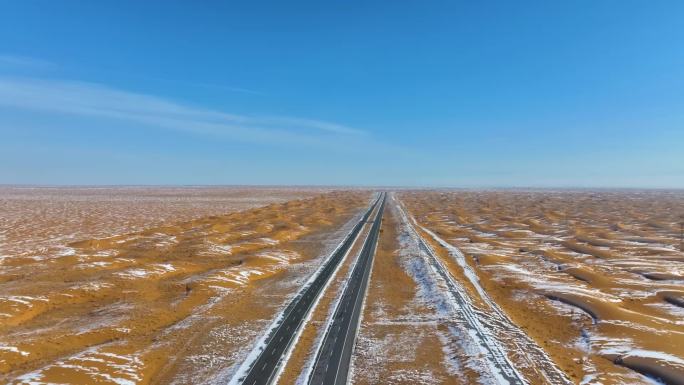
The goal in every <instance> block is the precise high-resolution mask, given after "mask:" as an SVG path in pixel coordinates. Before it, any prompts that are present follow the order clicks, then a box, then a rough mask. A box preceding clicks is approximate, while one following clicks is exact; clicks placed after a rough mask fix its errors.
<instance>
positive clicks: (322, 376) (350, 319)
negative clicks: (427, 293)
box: [309, 193, 386, 385]
mask: <svg viewBox="0 0 684 385" xmlns="http://www.w3.org/2000/svg"><path fill="white" fill-rule="evenodd" d="M385 195H386V194H385V193H383V194H382V197H381V199H382V203H381V205H380V209H379V210H378V212H377V214H376V215H375V219H374V221H373V226H372V227H371V230H370V233H369V234H368V237H367V238H366V242H365V243H364V245H363V249H362V250H361V253H360V254H359V257H358V259H357V261H356V265H355V266H354V270H353V271H352V274H351V276H350V277H349V279H348V280H347V285H346V287H345V289H344V293H343V294H342V298H341V299H340V302H339V303H338V305H337V308H336V309H335V314H334V316H333V321H332V323H331V324H330V326H329V327H328V330H327V331H326V334H325V337H324V338H323V343H322V344H321V347H320V349H319V351H318V353H317V355H316V361H315V363H314V369H313V371H312V373H311V376H310V377H309V384H310V385H321V384H325V385H344V384H346V383H347V376H348V374H349V364H350V362H351V355H352V352H353V350H354V342H355V340H356V334H357V329H358V326H359V322H360V318H361V310H362V309H363V300H364V296H365V293H366V288H367V287H368V280H369V278H370V272H371V267H372V264H373V256H374V255H375V249H376V245H377V241H378V236H379V234H380V224H381V222H382V213H383V210H384V208H385Z"/></svg>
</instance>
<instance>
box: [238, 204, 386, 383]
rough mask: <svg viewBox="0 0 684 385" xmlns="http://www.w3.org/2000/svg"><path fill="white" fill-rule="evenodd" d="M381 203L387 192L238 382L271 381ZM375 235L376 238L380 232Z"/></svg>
mask: <svg viewBox="0 0 684 385" xmlns="http://www.w3.org/2000/svg"><path fill="white" fill-rule="evenodd" d="M380 202H382V203H380ZM378 204H381V205H382V206H384V194H381V196H380V197H378V199H377V200H375V202H373V204H372V205H371V206H370V208H369V209H368V211H366V213H365V214H364V215H363V217H362V218H361V220H359V222H358V223H357V224H356V225H355V226H354V228H353V229H352V231H351V232H350V233H349V234H348V235H347V237H346V238H345V239H344V241H343V242H342V244H341V245H340V247H338V248H337V249H336V250H335V252H334V253H333V255H332V256H331V257H330V258H329V259H328V261H327V263H326V265H325V266H324V267H323V269H322V270H320V273H319V274H318V275H317V276H316V278H315V279H314V281H313V282H312V283H311V284H310V285H309V286H308V287H307V288H305V289H304V290H303V291H302V292H301V293H300V294H299V295H298V296H297V297H295V298H294V299H293V300H292V302H291V303H290V304H289V305H288V307H287V308H286V309H285V311H284V313H283V320H282V322H281V323H280V324H279V325H278V327H277V328H275V329H274V330H273V332H272V333H271V335H270V336H269V337H268V338H267V339H266V346H265V348H264V349H263V350H262V351H261V353H260V354H259V356H258V358H257V359H256V360H255V361H254V363H253V365H252V366H251V367H250V369H249V371H248V372H247V375H246V376H245V377H244V378H243V379H241V380H239V382H241V383H242V384H245V385H257V384H270V383H271V382H272V381H273V379H274V378H275V375H276V373H277V372H278V369H279V367H280V365H281V360H282V358H283V357H284V356H285V355H286V353H287V351H288V349H289V347H290V345H291V344H292V342H293V340H294V336H295V335H296V334H297V331H298V330H299V328H300V327H301V326H302V323H303V321H304V319H305V318H306V316H307V314H308V313H309V311H310V310H311V306H312V305H313V304H314V303H315V301H316V298H318V296H319V295H320V293H321V291H322V290H323V288H324V287H325V285H326V283H327V282H328V280H329V279H330V278H331V277H332V275H333V273H334V272H335V270H336V269H337V266H338V265H339V263H340V262H341V261H342V259H343V258H344V256H345V255H346V254H347V252H348V250H349V249H350V248H351V247H352V245H353V244H354V242H355V240H356V238H357V237H358V235H359V233H360V232H361V229H362V228H363V226H364V224H365V223H366V221H367V220H368V218H369V217H370V215H371V213H372V212H373V210H374V209H375V208H376V206H378ZM382 206H381V209H382ZM376 220H377V219H376ZM371 232H372V231H371ZM375 237H376V238H377V234H376V236H375ZM365 249H366V248H365V247H364V250H365Z"/></svg>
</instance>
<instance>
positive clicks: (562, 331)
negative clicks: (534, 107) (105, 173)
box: [0, 186, 684, 385]
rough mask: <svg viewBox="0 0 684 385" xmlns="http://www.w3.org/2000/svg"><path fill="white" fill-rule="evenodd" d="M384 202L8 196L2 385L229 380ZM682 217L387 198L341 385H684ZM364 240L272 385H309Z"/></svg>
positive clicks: (426, 194) (500, 201)
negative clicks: (513, 383)
mask: <svg viewBox="0 0 684 385" xmlns="http://www.w3.org/2000/svg"><path fill="white" fill-rule="evenodd" d="M376 196H377V192H376V191H373V190H370V189H366V190H364V189H341V188H298V187H287V188H285V187H268V188H267V187H174V188H170V187H97V188H95V187H22V186H7V187H2V188H0V213H1V214H0V383H8V384H34V385H37V384H125V385H132V384H227V383H229V382H230V381H231V380H233V381H234V378H235V376H236V373H237V372H238V371H239V370H240V367H241V366H242V365H243V364H244V363H245V362H246V361H248V360H250V359H251V357H252V356H253V353H254V351H255V346H258V344H259V341H261V340H262V339H263V338H264V336H265V335H266V334H267V332H268V330H269V328H270V327H271V325H272V324H273V323H274V321H276V320H277V319H278V317H279V316H280V315H281V314H282V312H283V311H284V310H285V309H286V308H287V305H288V304H289V303H290V301H291V300H292V299H293V298H294V297H295V296H296V295H297V293H298V292H299V290H300V289H301V288H302V287H303V286H304V285H306V283H307V282H308V280H309V279H310V278H311V277H312V276H313V275H314V274H316V272H317V271H318V269H319V268H320V266H321V265H322V264H323V263H324V262H325V261H326V258H328V256H329V255H330V254H331V253H332V252H333V251H334V250H335V249H336V247H337V246H338V245H339V244H340V242H341V241H342V240H343V239H345V236H346V235H347V234H348V233H349V231H350V230H351V229H352V227H353V226H354V224H355V223H357V222H358V221H359V218H361V216H362V214H363V213H364V212H365V210H367V208H368V207H369V204H370V203H371V202H373V201H374V199H375V197H376ZM682 215H684V192H682V191H657V190H644V191H637V190H615V191H613V190H593V191H592V190H406V189H399V190H396V191H393V192H391V193H389V194H388V198H387V205H386V207H385V210H384V216H383V218H382V225H381V228H380V236H379V239H378V244H377V249H376V250H375V254H374V261H373V264H372V270H371V274H370V280H369V285H368V289H367V291H366V293H365V297H364V302H363V313H362V315H361V320H360V325H359V328H358V335H357V336H356V343H355V347H354V353H353V355H352V357H351V369H350V372H349V380H350V382H351V383H354V384H478V383H481V384H501V383H505V382H502V381H505V379H504V378H503V377H502V376H501V368H502V367H504V368H512V370H514V371H515V372H516V374H515V376H518V377H519V378H522V379H524V382H526V383H529V384H547V383H551V384H604V385H608V384H658V383H665V384H681V383H684V253H683V252H682V250H681V247H682V246H681V242H682V240H681V236H682V235H681V223H682V221H684V218H683V217H682ZM368 227H369V226H364V228H363V229H362V231H361V233H360V235H359V240H358V241H357V242H355V243H354V245H353V246H352V247H351V249H350V251H349V252H348V253H347V254H346V256H345V258H344V259H343V260H342V262H341V263H340V265H339V267H338V268H337V269H336V270H335V273H334V275H333V277H332V278H331V279H330V281H329V283H328V284H327V285H326V287H325V290H324V291H323V292H322V293H321V296H320V298H319V299H318V300H317V302H316V303H315V306H314V307H313V308H312V309H311V312H310V314H309V316H308V317H307V318H306V319H305V322H303V324H302V327H301V330H300V331H299V332H298V334H297V338H296V343H294V344H293V345H292V347H291V349H290V351H289V352H288V354H287V355H286V356H285V357H284V358H283V364H282V368H281V370H280V371H279V372H278V376H277V378H276V379H275V380H274V382H276V383H279V384H306V383H307V380H308V375H309V374H310V372H311V370H312V366H313V363H314V360H315V358H316V354H317V349H318V347H319V345H320V341H321V340H322V338H324V335H325V332H326V328H327V326H328V325H329V324H330V320H331V317H332V315H333V313H334V311H335V307H336V304H337V303H338V302H339V300H340V297H341V295H342V292H343V290H344V288H345V285H346V283H347V281H348V279H349V276H350V274H351V271H352V268H353V266H354V263H355V261H356V258H357V256H358V254H359V252H360V249H361V244H362V242H361V241H362V240H363V238H364V237H366V236H367V235H368V233H369V228H368ZM504 371H505V370H504Z"/></svg>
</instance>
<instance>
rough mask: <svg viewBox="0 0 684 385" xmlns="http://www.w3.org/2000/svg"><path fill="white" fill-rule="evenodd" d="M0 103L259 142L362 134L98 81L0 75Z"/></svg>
mask: <svg viewBox="0 0 684 385" xmlns="http://www.w3.org/2000/svg"><path fill="white" fill-rule="evenodd" d="M0 106H2V107H5V108H14V109H21V110H30V111H41V112H51V113H59V114H68V115H74V116H81V117H98V118H107V119H117V120H121V121H126V122H131V123H137V124H142V125H147V126H153V127H158V128H166V129H172V130H179V131H187V132H193V133H198V134H211V135H220V136H226V137H231V138H235V139H240V140H247V141H258V142H282V141H296V142H300V143H301V142H312V143H315V142H318V141H320V140H321V139H324V138H327V137H330V136H334V137H340V136H347V137H348V136H359V135H364V134H365V132H364V131H361V130H358V129H355V128H351V127H347V126H344V125H341V124H337V123H332V122H327V121H320V120H315V119H306V118H299V117H273V116H248V115H238V114H229V113H225V112H222V111H218V110H214V109H206V108H202V107H198V106H193V105H191V104H188V103H181V102H176V101H172V100H169V99H166V98H162V97H158V96H153V95H146V94H141V93H135V92H129V91H124V90H119V89H115V88H112V87H109V86H105V85H102V84H96V83H85V82H77V81H69V80H48V79H37V78H23V77H0Z"/></svg>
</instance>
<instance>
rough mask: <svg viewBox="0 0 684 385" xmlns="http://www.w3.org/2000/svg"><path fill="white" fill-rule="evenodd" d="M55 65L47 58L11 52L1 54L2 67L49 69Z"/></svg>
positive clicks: (0, 65)
mask: <svg viewBox="0 0 684 385" xmlns="http://www.w3.org/2000/svg"><path fill="white" fill-rule="evenodd" d="M51 67H54V64H53V63H52V62H49V61H47V60H42V59H37V58H33V57H27V56H21V55H11V54H0V69H1V68H5V69H20V70H25V69H32V70H35V69H47V68H51Z"/></svg>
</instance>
